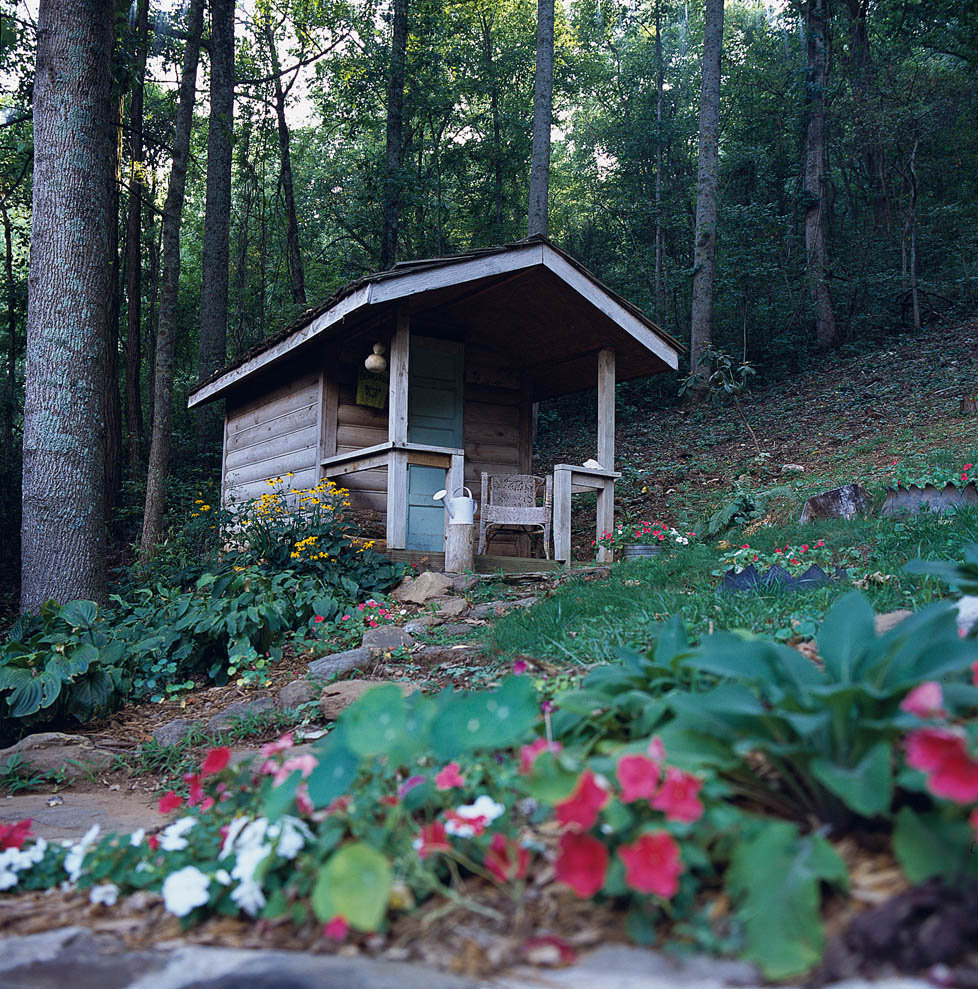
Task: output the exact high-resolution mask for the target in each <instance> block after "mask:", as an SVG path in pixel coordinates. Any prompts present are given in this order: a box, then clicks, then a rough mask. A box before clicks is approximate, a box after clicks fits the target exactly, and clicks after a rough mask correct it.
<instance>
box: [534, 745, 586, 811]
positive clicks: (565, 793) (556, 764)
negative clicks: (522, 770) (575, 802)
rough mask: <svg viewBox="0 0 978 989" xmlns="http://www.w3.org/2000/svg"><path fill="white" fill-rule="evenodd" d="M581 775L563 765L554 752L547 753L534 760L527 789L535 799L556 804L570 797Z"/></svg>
mask: <svg viewBox="0 0 978 989" xmlns="http://www.w3.org/2000/svg"><path fill="white" fill-rule="evenodd" d="M579 775H580V774H579V773H577V772H574V771H572V770H570V769H568V768H566V767H565V766H563V765H561V762H560V760H559V759H558V758H557V756H556V755H555V754H554V753H553V752H546V751H545V752H542V753H541V754H540V755H538V756H537V757H536V759H534V760H533V768H532V770H531V772H530V778H529V781H528V782H527V784H526V788H527V791H528V792H529V794H530V796H531V797H533V798H534V799H536V800H540V801H542V802H543V803H547V804H555V803H559V802H560V801H561V800H564V799H565V798H566V797H569V796H570V794H571V791H572V790H573V789H574V786H575V785H576V784H577V780H578V777H579Z"/></svg>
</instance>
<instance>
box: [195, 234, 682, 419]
mask: <svg viewBox="0 0 978 989" xmlns="http://www.w3.org/2000/svg"><path fill="white" fill-rule="evenodd" d="M476 297H478V304H475V301H476ZM405 304H406V305H408V306H409V308H410V311H411V314H412V321H413V322H414V324H415V325H418V326H420V327H428V328H430V327H431V326H433V325H441V326H443V327H458V328H460V329H462V330H466V331H468V332H470V333H472V334H473V335H475V336H476V337H477V338H478V339H479V340H480V341H482V342H485V343H489V344H491V345H495V346H497V347H499V348H502V349H508V350H512V351H513V352H514V353H516V354H518V355H519V356H520V358H521V360H520V365H521V367H522V368H523V369H524V370H526V371H527V372H528V373H529V374H530V377H531V379H535V380H534V392H535V396H534V397H536V398H543V397H548V396H550V395H559V394H566V393H569V392H574V391H580V390H583V389H586V388H591V387H594V375H593V369H592V368H591V364H592V363H593V360H594V356H595V354H596V353H597V351H598V350H599V349H601V347H604V346H613V347H615V349H616V352H617V354H618V361H617V365H618V375H617V376H618V380H622V381H623V380H627V379H629V378H637V377H645V376H648V375H650V374H655V373H657V372H660V371H667V370H669V369H673V370H674V369H676V368H677V367H678V364H679V354H680V353H681V352H682V351H683V350H684V348H683V346H682V344H680V343H679V342H678V341H677V340H675V339H674V338H673V337H671V336H670V335H669V334H668V333H666V332H665V331H664V330H662V329H661V328H660V327H658V326H657V325H656V324H655V323H653V322H652V321H651V320H649V319H648V318H647V317H646V316H645V315H644V314H643V313H642V311H641V310H640V309H639V308H638V307H636V306H634V305H632V303H630V302H628V301H627V300H625V299H623V298H622V297H621V296H619V295H618V294H616V293H615V292H613V291H612V290H611V289H609V288H608V287H607V286H606V285H604V284H602V283H601V282H600V281H598V279H597V278H595V277H594V275H592V274H591V273H590V272H589V271H588V270H587V269H586V268H585V267H584V266H583V265H581V264H579V263H578V262H577V261H575V260H574V259H573V258H572V257H571V256H570V255H569V254H567V253H566V252H564V251H562V250H561V249H560V248H558V247H557V246H556V245H555V244H553V243H551V242H550V241H549V240H547V239H546V238H545V237H540V236H536V237H530V238H528V239H526V240H521V241H517V242H516V243H512V244H505V245H503V246H501V247H495V248H488V249H484V250H473V251H468V252H466V253H464V254H457V255H452V256H450V257H438V258H425V259H421V260H416V261H402V262H400V263H399V264H397V265H396V266H395V267H394V268H392V269H390V270H389V271H381V272H375V273H373V274H370V275H365V276H363V277H362V278H358V279H357V280H356V281H353V282H350V283H349V284H348V285H345V286H344V287H343V288H341V289H340V290H339V291H337V292H336V293H334V294H333V295H332V296H331V297H330V298H329V299H327V300H326V301H325V302H323V303H322V304H321V305H319V306H316V307H314V308H312V309H309V310H308V311H307V312H305V313H304V314H303V315H302V316H301V317H300V318H299V319H298V320H296V321H295V322H294V323H292V324H291V325H289V326H287V327H286V328H285V329H283V330H282V331H281V332H279V333H277V334H275V335H274V336H272V337H269V338H268V339H267V340H264V341H263V342H262V343H260V344H258V345H257V346H255V347H253V348H251V350H249V351H247V352H246V353H244V354H243V355H242V356H241V357H239V358H238V359H237V360H235V361H233V362H232V363H231V364H229V365H228V366H227V367H224V368H222V369H221V370H220V371H217V372H216V373H214V374H212V375H211V376H210V377H209V378H207V379H205V380H204V381H202V382H201V383H200V384H199V385H198V386H197V387H196V388H195V389H194V390H193V391H192V392H191V393H190V396H189V399H188V402H187V404H188V406H189V407H193V406H195V405H199V404H202V403H204V402H209V401H213V400H215V399H218V398H222V397H224V396H225V395H226V393H227V392H228V391H229V390H230V389H232V388H236V387H237V386H239V385H241V384H242V383H243V382H245V381H246V380H247V379H249V378H251V377H252V376H253V375H255V374H258V373H259V372H264V371H266V370H267V369H268V368H270V367H271V366H272V365H273V364H275V363H277V362H279V361H282V360H284V359H286V358H287V357H289V356H293V355H295V354H297V352H299V351H300V349H301V348H305V347H308V346H309V345H310V344H312V343H313V342H314V341H321V340H325V339H329V338H331V337H339V336H348V335H350V334H351V333H354V332H356V330H357V329H359V328H369V327H370V326H373V325H376V323H377V318H378V317H384V316H387V315H389V312H390V311H391V310H393V309H394V307H396V306H398V305H405ZM534 361H536V363H534ZM534 367H536V368H537V369H538V373H536V374H534V371H533V369H534Z"/></svg>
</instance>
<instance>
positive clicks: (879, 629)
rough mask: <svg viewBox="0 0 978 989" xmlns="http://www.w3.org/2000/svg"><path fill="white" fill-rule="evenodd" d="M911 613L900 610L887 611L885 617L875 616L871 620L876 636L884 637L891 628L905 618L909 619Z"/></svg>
mask: <svg viewBox="0 0 978 989" xmlns="http://www.w3.org/2000/svg"><path fill="white" fill-rule="evenodd" d="M912 614H913V612H912V611H907V610H906V609H900V610H899V611H888V612H886V614H885V615H877V616H876V617H875V618H874V619H873V624H874V626H875V628H876V634H877V635H885V634H886V633H887V632H889V631H890V629H891V628H896V626H897V625H899V624H900V622H902V621H903V620H904V619H905V618H909V617H910V616H911V615H912Z"/></svg>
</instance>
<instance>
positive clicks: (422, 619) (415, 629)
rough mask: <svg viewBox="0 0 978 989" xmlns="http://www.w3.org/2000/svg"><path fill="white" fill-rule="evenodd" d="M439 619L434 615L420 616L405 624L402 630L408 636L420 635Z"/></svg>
mask: <svg viewBox="0 0 978 989" xmlns="http://www.w3.org/2000/svg"><path fill="white" fill-rule="evenodd" d="M436 621H437V618H435V616H434V615H418V617H417V618H412V619H411V621H409V622H405V623H404V625H403V626H402V628H403V629H404V631H405V632H407V634H408V635H420V634H421V633H423V632H425V631H427V629H429V628H431V626H432V625H434V624H435V622H436Z"/></svg>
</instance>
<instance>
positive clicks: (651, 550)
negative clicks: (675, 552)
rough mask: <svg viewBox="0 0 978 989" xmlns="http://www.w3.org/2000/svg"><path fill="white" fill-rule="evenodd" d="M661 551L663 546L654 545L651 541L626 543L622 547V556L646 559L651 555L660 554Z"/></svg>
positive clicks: (630, 558) (627, 558)
mask: <svg viewBox="0 0 978 989" xmlns="http://www.w3.org/2000/svg"><path fill="white" fill-rule="evenodd" d="M661 552H662V547H661V546H653V545H652V544H651V543H625V545H624V546H623V547H622V551H621V558H622V559H623V560H645V559H648V558H649V557H651V556H658V555H659V554H660V553H661Z"/></svg>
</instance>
